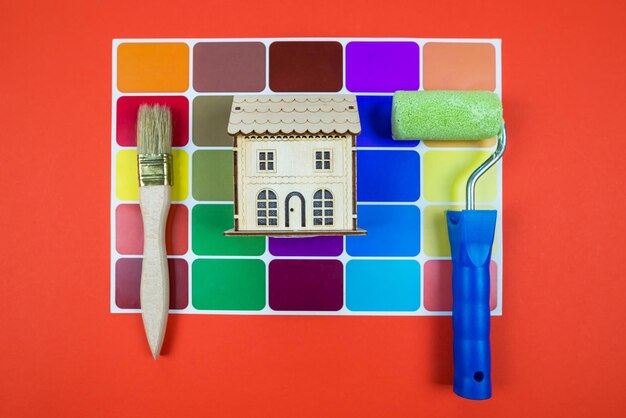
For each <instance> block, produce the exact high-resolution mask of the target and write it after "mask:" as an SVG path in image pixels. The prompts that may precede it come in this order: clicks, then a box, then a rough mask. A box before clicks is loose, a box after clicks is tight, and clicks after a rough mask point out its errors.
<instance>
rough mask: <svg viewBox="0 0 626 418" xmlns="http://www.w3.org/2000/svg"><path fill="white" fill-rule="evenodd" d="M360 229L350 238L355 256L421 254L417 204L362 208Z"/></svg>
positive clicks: (359, 209)
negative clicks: (362, 230)
mask: <svg viewBox="0 0 626 418" xmlns="http://www.w3.org/2000/svg"><path fill="white" fill-rule="evenodd" d="M357 214H358V219H359V220H358V225H359V228H363V229H365V230H367V235H362V236H349V237H347V238H346V251H347V252H348V254H350V255H351V256H356V257H358V256H387V257H414V256H416V255H417V254H418V253H419V252H420V210H419V208H418V207H417V206H413V205H358V207H357Z"/></svg>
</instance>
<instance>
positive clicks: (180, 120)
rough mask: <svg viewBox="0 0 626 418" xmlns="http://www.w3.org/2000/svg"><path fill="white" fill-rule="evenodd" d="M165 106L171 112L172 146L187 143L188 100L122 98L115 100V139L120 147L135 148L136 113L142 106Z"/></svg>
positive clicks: (167, 97)
mask: <svg viewBox="0 0 626 418" xmlns="http://www.w3.org/2000/svg"><path fill="white" fill-rule="evenodd" d="M144 103H145V104H152V105H154V104H160V105H165V106H167V107H169V108H170V110H171V111H172V145H173V146H175V147H182V146H185V145H186V144H187V142H189V100H187V98H186V97H184V96H123V97H120V98H119V99H118V100H117V118H116V130H115V137H116V140H117V143H118V145H120V146H122V147H136V146H137V112H138V111H139V106H140V105H142V104H144Z"/></svg>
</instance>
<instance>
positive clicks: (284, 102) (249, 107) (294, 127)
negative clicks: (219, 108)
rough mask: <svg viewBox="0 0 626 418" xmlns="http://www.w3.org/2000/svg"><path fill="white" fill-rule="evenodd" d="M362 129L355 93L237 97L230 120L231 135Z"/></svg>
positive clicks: (329, 132) (355, 133)
mask: <svg viewBox="0 0 626 418" xmlns="http://www.w3.org/2000/svg"><path fill="white" fill-rule="evenodd" d="M360 132H361V123H360V121H359V111H358V108H357V103H356V97H355V96H354V95H351V94H315V95H311V94H307V95H271V96H235V97H234V98H233V106H232V108H231V112H230V121H229V123H228V133H229V134H230V135H237V134H251V133H255V134H259V135H262V134H278V133H282V134H293V133H296V134H304V133H309V134H319V133H324V134H332V133H336V134H345V133H350V134H353V135H358V134H359V133H360Z"/></svg>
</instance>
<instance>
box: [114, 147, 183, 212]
mask: <svg viewBox="0 0 626 418" xmlns="http://www.w3.org/2000/svg"><path fill="white" fill-rule="evenodd" d="M172 159H173V166H174V185H173V186H172V200H173V201H181V200H185V199H186V198H187V195H188V192H189V156H188V154H187V153H186V152H185V151H183V150H174V151H172ZM115 196H117V198H118V199H119V200H132V201H138V200H139V180H138V177H137V150H136V149H133V150H124V151H120V152H118V153H117V155H116V156H115Z"/></svg>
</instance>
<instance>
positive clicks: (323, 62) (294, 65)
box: [269, 42, 343, 92]
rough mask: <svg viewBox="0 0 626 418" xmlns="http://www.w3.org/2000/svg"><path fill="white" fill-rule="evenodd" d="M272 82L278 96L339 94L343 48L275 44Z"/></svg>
mask: <svg viewBox="0 0 626 418" xmlns="http://www.w3.org/2000/svg"><path fill="white" fill-rule="evenodd" d="M269 78H270V88H271V89H272V90H273V91H276V92H337V91H339V90H341V88H342V87H343V48H342V46H341V44H340V43H339V42H273V43H272V44H271V45H270V77H269Z"/></svg>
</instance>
